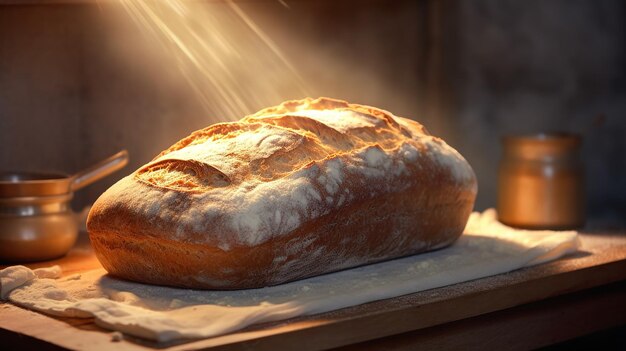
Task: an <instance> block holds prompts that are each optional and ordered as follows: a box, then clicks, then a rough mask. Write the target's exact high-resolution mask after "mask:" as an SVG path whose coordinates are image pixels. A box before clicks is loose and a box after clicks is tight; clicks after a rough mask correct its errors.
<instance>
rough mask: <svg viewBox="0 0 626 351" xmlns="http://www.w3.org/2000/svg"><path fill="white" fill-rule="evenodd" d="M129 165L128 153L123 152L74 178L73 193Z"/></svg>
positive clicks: (75, 175) (77, 174)
mask: <svg viewBox="0 0 626 351" xmlns="http://www.w3.org/2000/svg"><path fill="white" fill-rule="evenodd" d="M127 163H128V151H126V150H122V151H120V152H118V153H116V154H115V155H113V156H111V157H109V158H107V159H106V160H102V161H100V162H98V163H97V164H95V165H93V166H91V167H89V168H87V169H84V170H82V171H80V172H78V173H76V174H74V175H73V176H72V191H76V190H78V189H82V188H84V187H86V186H87V185H89V184H91V183H93V182H95V181H97V180H100V179H102V178H104V177H106V176H108V175H109V174H111V173H113V172H115V171H117V170H119V169H121V168H122V167H124V166H126V164H127Z"/></svg>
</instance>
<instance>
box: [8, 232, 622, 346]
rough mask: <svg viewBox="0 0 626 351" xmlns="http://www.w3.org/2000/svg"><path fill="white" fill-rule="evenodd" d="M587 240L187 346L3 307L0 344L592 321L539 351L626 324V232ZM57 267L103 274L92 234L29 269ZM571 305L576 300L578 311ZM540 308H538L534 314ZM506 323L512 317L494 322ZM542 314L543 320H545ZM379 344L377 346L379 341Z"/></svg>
mask: <svg viewBox="0 0 626 351" xmlns="http://www.w3.org/2000/svg"><path fill="white" fill-rule="evenodd" d="M581 241H582V247H581V250H580V251H579V252H578V253H577V254H575V255H573V256H569V257H566V258H563V259H560V260H558V261H554V262H550V263H548V264H543V265H539V266H535V267H529V268H525V269H520V270H518V271H515V272H511V273H507V274H500V275H497V276H492V277H488V278H483V279H478V280H475V281H470V282H465V283H461V284H455V285H452V286H447V287H443V288H438V289H433V290H428V291H423V292H419V293H415V294H411V295H405V296H400V297H397V298H393V299H388V300H381V301H375V302H372V303H368V304H363V305H359V306H353V307H349V308H345V309H341V310H338V311H334V312H329V313H323V314H319V315H314V316H305V317H299V318H294V319H290V320H287V321H282V322H273V323H266V324H263V325H255V326H252V327H249V328H246V329H244V330H241V331H238V332H234V333H231V334H228V335H224V336H219V337H214V338H209V339H203V340H192V341H188V342H184V343H168V344H164V343H156V342H152V341H146V340H142V339H138V338H133V337H127V336H125V337H124V338H123V339H122V340H120V341H114V339H115V337H116V336H115V335H114V334H113V333H111V332H110V331H107V330H105V329H102V328H100V327H99V326H97V325H95V324H94V322H93V320H92V319H77V318H52V317H48V316H45V315H42V314H39V313H36V312H32V311H27V310H25V309H22V308H19V307H16V306H13V305H11V304H9V303H3V304H0V339H1V340H3V344H5V343H8V345H12V346H14V347H15V348H17V347H24V346H28V347H31V348H37V349H59V348H65V349H79V350H82V349H85V350H87V349H88V350H110V349H111V348H115V349H116V350H119V351H123V350H146V349H159V350H183V349H185V350H190V349H191V350H197V349H219V350H242V349H250V348H254V349H255V350H277V349H294V348H297V349H299V350H316V349H328V348H334V347H341V346H346V345H351V344H359V343H363V342H366V341H370V343H369V344H359V345H358V346H355V349H363V348H364V347H366V346H367V345H369V346H370V347H374V348H381V347H390V348H408V349H411V348H413V347H415V343H416V342H419V345H420V346H425V345H431V346H433V347H438V348H445V346H446V345H448V346H449V347H451V348H454V347H455V346H456V347H460V346H463V347H464V348H471V347H470V346H471V343H468V342H469V341H470V340H471V339H476V338H489V340H490V343H491V344H494V343H495V344H496V345H497V342H498V341H500V342H502V345H505V344H506V343H510V338H511V337H513V335H514V334H516V333H517V334H520V333H523V332H525V331H528V330H529V328H531V327H534V328H538V326H540V325H541V323H544V324H545V326H543V327H542V328H543V329H541V330H545V328H550V326H553V327H554V326H555V323H556V322H555V320H554V318H553V317H550V316H560V317H561V318H566V319H569V320H577V319H581V317H580V316H578V314H585V316H586V317H585V323H583V324H580V325H579V326H576V325H574V326H573V327H571V326H570V327H568V328H560V329H559V330H555V333H557V334H558V335H557V336H554V335H547V336H545V335H544V336H543V337H542V336H541V335H543V334H541V333H535V334H533V335H535V336H534V337H530V336H529V335H528V334H527V335H526V336H525V337H519V338H518V339H516V340H517V343H516V344H515V345H516V346H518V347H519V348H534V347H539V346H543V345H545V344H548V343H554V342H557V341H559V340H565V339H567V338H571V337H573V336H576V335H580V334H581V333H588V332H591V331H594V330H597V329H602V328H607V327H611V326H614V325H620V324H626V313H610V311H614V312H616V309H622V311H624V312H626V284H625V283H626V232H615V233H608V234H607V233H604V234H603V233H595V234H591V233H590V234H581ZM54 264H59V265H61V267H62V268H63V271H64V274H68V275H69V274H74V273H81V272H85V271H88V270H91V269H95V268H100V267H101V266H100V264H99V263H98V261H97V259H96V258H95V256H94V254H93V252H92V251H91V249H90V246H89V242H88V240H87V237H86V235H81V238H80V240H79V242H78V243H77V245H76V247H75V248H74V249H73V250H72V251H71V252H70V253H69V254H68V255H67V256H66V257H64V258H62V259H59V260H55V261H48V262H40V263H33V264H26V266H28V267H31V268H38V267H48V266H51V265H54ZM5 266H6V265H5ZM3 267H4V266H3ZM577 294H578V295H581V296H582V297H581V296H578V295H577ZM590 294H594V295H593V296H591V295H590ZM598 294H599V295H598ZM572 296H574V297H576V296H578V298H577V299H578V300H576V299H574V300H576V301H577V302H576V301H574V302H576V303H574V304H572V303H573V302H572V301H573V300H572V299H573V298H572ZM568 299H569V300H568ZM570 300H572V301H570ZM546 301H548V302H546ZM567 301H570V302H567ZM568 303H570V305H571V306H570V305H568ZM535 305H539V309H537V310H536V311H535V310H533V311H534V312H532V313H530V312H528V310H529V309H531V310H532V309H533V308H534V307H532V306H535ZM542 305H543V307H541V306H542ZM555 308H556V310H555V311H552V312H549V311H550V310H551V309H555ZM520 309H521V310H520ZM500 315H504V316H506V315H508V317H507V318H505V319H506V320H503V321H499V322H497V323H495V321H496V320H499V319H498V318H501V317H498V316H500ZM542 315H545V316H544V317H543V319H542V318H540V316H542ZM546 316H547V317H546ZM581 320H583V319H581ZM524 321H525V322H524ZM463 323H465V324H463ZM507 323H508V324H507ZM516 323H517V324H516ZM520 323H522V324H520ZM529 323H530V324H529ZM570 324H571V323H570ZM507 325H509V327H506V326H507ZM572 325H573V324H572ZM503 328H504V329H503ZM437 330H438V331H437ZM433 331H435V332H433ZM485 333H491V334H489V335H486V334H485ZM544 334H546V333H544ZM537 335H539V339H537ZM437 338H439V339H437ZM507 338H509V339H507ZM375 339H378V341H376V342H371V341H372V340H375ZM399 340H400V341H399ZM381 343H382V344H381ZM429 343H430V344H429ZM374 345H377V346H374ZM394 345H395V346H394ZM476 345H477V346H478V345H480V347H483V346H484V345H483V344H476ZM392 346H393V347H392ZM508 346H511V345H510V344H509V345H508ZM477 348H479V347H477Z"/></svg>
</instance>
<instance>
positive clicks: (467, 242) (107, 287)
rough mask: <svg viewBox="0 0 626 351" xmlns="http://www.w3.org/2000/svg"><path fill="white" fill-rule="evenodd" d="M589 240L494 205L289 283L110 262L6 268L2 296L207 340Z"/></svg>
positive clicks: (438, 283)
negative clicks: (184, 279)
mask: <svg viewBox="0 0 626 351" xmlns="http://www.w3.org/2000/svg"><path fill="white" fill-rule="evenodd" d="M578 246H579V240H578V236H577V233H576V232H574V231H567V232H554V231H524V230H516V229H513V228H510V227H507V226H504V225H502V224H501V223H499V222H498V221H497V220H496V213H495V211H494V210H487V211H485V212H484V213H482V214H480V213H473V214H472V215H471V217H470V220H469V222H468V224H467V227H466V229H465V233H464V235H463V236H461V238H460V239H459V240H458V241H457V242H456V243H455V244H454V245H452V246H450V247H448V248H446V249H442V250H439V251H435V252H430V253H425V254H419V255H414V256H410V257H405V258H401V259H396V260H392V261H387V262H383V263H378V264H373V265H368V266H364V267H359V268H354V269H350V270H346V271H341V272H337V273H332V274H327V275H324V276H318V277H313V278H309V279H305V280H300V281H296V282H292V283H288V284H283V285H279V286H273V287H267V288H262V289H251V290H239V291H201V290H189V289H175V288H167V287H161V286H151V285H145V284H139V283H133V282H128V281H123V280H119V279H116V278H112V277H110V276H108V275H107V274H106V271H104V270H103V269H98V270H93V271H89V272H86V273H83V274H75V275H70V276H67V277H63V278H61V270H60V268H59V267H58V266H56V267H51V268H44V269H35V270H31V269H29V268H26V267H24V266H11V267H8V268H6V269H3V270H1V271H0V296H1V298H2V299H8V300H9V301H11V302H12V303H14V304H16V305H19V306H22V307H25V308H29V309H32V310H35V311H39V312H42V313H44V314H50V315H55V316H67V317H84V318H89V317H93V318H94V319H95V322H96V323H97V324H98V325H100V326H102V327H104V328H107V329H111V330H116V331H121V332H123V333H127V334H130V335H134V336H139V337H143V338H147V339H152V340H156V341H170V340H175V339H181V338H204V337H210V336H216V335H220V334H224V333H228V332H232V331H235V330H238V329H241V328H244V327H246V326H248V325H251V324H254V323H259V322H268V321H276V320H282V319H287V318H291V317H296V316H301V315H311V314H316V313H321V312H327V311H332V310H336V309H340V308H344V307H348V306H354V305H358V304H362V303H366V302H370V301H375V300H381V299H388V298H392V297H396V296H400V295H405V294H410V293H415V292H419V291H423V290H427V289H433V288H438V287H442V286H446V285H451V284H455V283H460V282H465V281H469V280H473V279H478V278H482V277H486V276H491V275H495V274H500V273H506V272H510V271H512V270H515V269H519V268H522V267H527V266H531V265H536V264H540V263H543V262H547V261H551V260H555V259H557V258H559V257H561V256H563V255H566V254H568V253H573V252H575V251H576V250H577V248H578Z"/></svg>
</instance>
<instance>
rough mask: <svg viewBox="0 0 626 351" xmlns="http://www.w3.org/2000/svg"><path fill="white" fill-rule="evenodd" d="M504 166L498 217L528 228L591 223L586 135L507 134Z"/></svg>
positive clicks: (549, 227)
mask: <svg viewBox="0 0 626 351" xmlns="http://www.w3.org/2000/svg"><path fill="white" fill-rule="evenodd" d="M502 142H503V146H504V153H503V157H502V159H501V161H500V167H499V170H498V206H497V207H498V219H499V220H500V221H501V222H502V223H504V224H507V225H510V226H514V227H519V228H527V229H573V228H578V227H581V226H582V225H584V223H585V205H584V204H585V191H584V171H583V164H582V162H581V159H580V155H579V154H580V153H579V150H580V145H581V137H580V136H578V135H574V134H566V133H551V134H536V135H526V136H507V137H504V138H503V139H502Z"/></svg>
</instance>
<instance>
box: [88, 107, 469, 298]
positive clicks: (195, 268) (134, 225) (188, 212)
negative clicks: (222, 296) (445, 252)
mask: <svg viewBox="0 0 626 351" xmlns="http://www.w3.org/2000/svg"><path fill="white" fill-rule="evenodd" d="M475 196H476V180H475V176H474V173H473V171H472V170H471V167H470V166H469V165H468V164H467V162H466V161H465V160H464V159H463V158H462V157H461V156H460V155H459V154H458V153H457V152H456V151H455V150H453V149H452V148H451V147H449V146H448V145H446V144H445V143H444V142H443V141H442V140H440V139H438V138H435V137H432V136H430V135H428V133H427V132H426V130H425V129H424V128H423V127H422V126H421V125H420V124H418V123H417V122H414V121H410V120H407V119H403V118H400V117H395V116H393V115H391V114H390V113H388V112H386V111H382V110H379V109H375V108H371V107H367V106H361V105H355V104H348V103H346V102H343V101H339V100H333V99H327V98H320V99H317V100H312V99H304V100H299V101H289V102H286V103H283V104H281V105H279V106H276V107H272V108H268V109H265V110H262V111H260V112H258V113H256V114H254V115H252V116H248V117H246V118H244V119H243V120H241V121H239V122H235V123H221V124H217V125H213V126H210V127H208V128H205V129H203V130H200V131H197V132H195V133H193V134H192V135H191V136H189V137H187V138H185V139H182V140H181V141H180V142H178V143H176V144H174V145H173V146H172V147H170V148H169V149H168V150H165V151H164V152H162V153H161V154H160V155H158V156H157V157H156V158H155V159H154V160H153V161H152V162H150V163H149V164H147V165H146V166H144V167H142V168H140V169H139V170H137V171H136V172H134V173H133V174H131V175H130V176H128V177H126V178H124V179H122V180H120V182H118V183H117V184H115V185H114V186H113V187H111V188H110V189H109V190H107V192H105V193H104V194H103V195H102V196H101V197H100V198H99V199H98V201H96V203H95V204H94V206H93V207H92V210H91V212H90V214H89V218H88V221H87V227H88V231H89V235H90V238H91V241H92V244H93V246H94V249H95V252H96V255H97V256H98V259H99V260H100V262H101V263H102V265H103V266H104V268H105V269H106V270H107V271H108V272H109V273H111V274H112V275H115V276H118V277H121V278H125V279H130V280H135V281H140V282H145V283H151V284H161V285H171V286H182V287H189V288H207V289H242V288H257V287H262V286H268V285H275V284H280V283H284V282H287V281H292V280H296V279H301V278H305V277H310V276H314V275H319V274H324V273H328V272H332V271H337V270H341V269H346V268H350V267H355V266H359V265H364V264H369V263H373V262H379V261H383V260H388V259H393V258H397V257H401V256H406V255H411V254H416V253H420V252H425V251H429V250H433V249H437V248H441V247H444V246H447V245H449V244H451V243H452V242H454V240H456V239H457V238H458V237H459V236H460V235H461V233H462V231H463V228H464V226H465V223H466V221H467V218H468V217H469V214H470V212H471V210H472V207H473V204H474V200H475Z"/></svg>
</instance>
